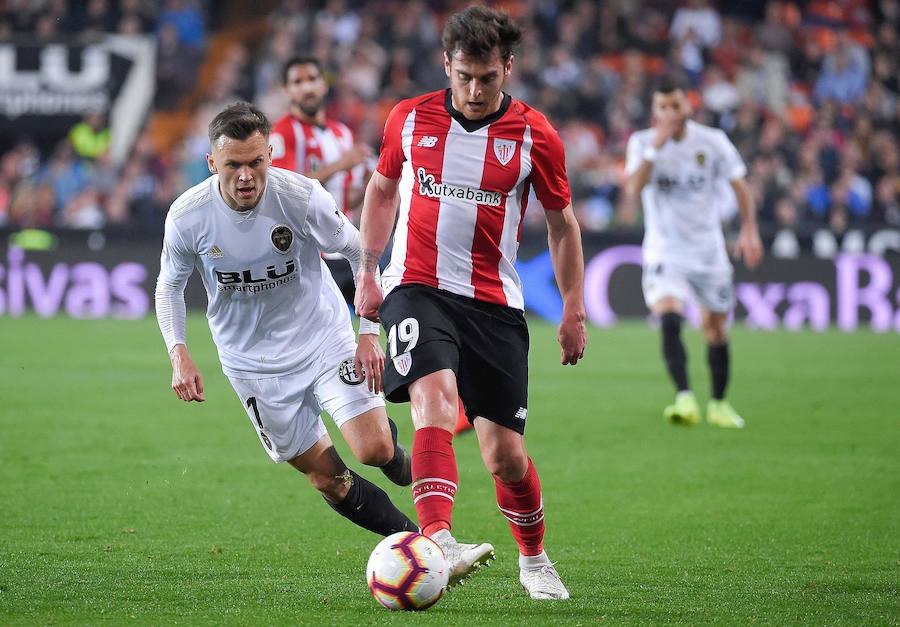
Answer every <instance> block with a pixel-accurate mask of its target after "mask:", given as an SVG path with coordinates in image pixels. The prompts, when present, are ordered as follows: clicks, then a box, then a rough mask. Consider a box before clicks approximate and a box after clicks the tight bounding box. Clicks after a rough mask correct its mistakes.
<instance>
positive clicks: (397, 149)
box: [377, 102, 412, 180]
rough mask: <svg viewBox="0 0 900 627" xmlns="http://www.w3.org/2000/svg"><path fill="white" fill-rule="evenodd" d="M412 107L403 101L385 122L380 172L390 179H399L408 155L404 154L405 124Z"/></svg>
mask: <svg viewBox="0 0 900 627" xmlns="http://www.w3.org/2000/svg"><path fill="white" fill-rule="evenodd" d="M411 111H412V108H411V107H410V106H409V105H408V104H406V103H405V102H401V103H399V104H398V105H396V106H395V107H394V108H393V109H391V113H390V115H388V119H387V122H385V124H384V137H382V140H381V153H380V154H379V155H378V168H377V169H378V173H379V174H381V175H382V176H385V177H387V178H389V179H395V180H396V179H399V178H400V174H401V172H402V168H403V162H404V161H405V160H406V156H405V155H404V154H403V141H402V135H403V125H404V124H406V118H407V117H408V116H409V114H410V112H411Z"/></svg>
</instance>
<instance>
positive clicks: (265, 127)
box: [208, 102, 272, 144]
mask: <svg viewBox="0 0 900 627" xmlns="http://www.w3.org/2000/svg"><path fill="white" fill-rule="evenodd" d="M208 130H209V143H211V144H214V143H216V140H217V139H219V138H220V137H221V136H222V135H224V136H225V137H230V138H231V139H237V140H239V141H243V140H245V139H247V138H249V137H250V136H251V135H253V134H254V133H256V132H257V131H259V133H260V134H261V135H262V136H263V137H266V138H268V137H269V131H271V130H272V124H271V123H270V122H269V118H267V117H266V114H265V113H263V112H262V111H260V110H259V109H257V108H256V107H254V106H253V105H252V104H250V103H249V102H236V103H234V104H232V105H228V106H227V107H225V108H224V109H222V110H221V111H220V112H219V113H218V115H216V117H214V118H213V119H212V122H210V123H209V129H208Z"/></svg>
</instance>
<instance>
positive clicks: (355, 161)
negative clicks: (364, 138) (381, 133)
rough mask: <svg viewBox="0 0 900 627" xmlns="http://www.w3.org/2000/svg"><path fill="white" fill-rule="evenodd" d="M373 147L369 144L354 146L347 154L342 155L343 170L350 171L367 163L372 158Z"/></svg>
mask: <svg viewBox="0 0 900 627" xmlns="http://www.w3.org/2000/svg"><path fill="white" fill-rule="evenodd" d="M372 154H373V152H372V147H371V146H369V145H368V144H353V147H352V148H350V150H348V151H347V152H345V153H344V154H343V155H341V169H342V170H349V169H351V168H355V167H356V166H358V165H359V164H360V163H365V162H367V161H368V160H369V159H371V158H372Z"/></svg>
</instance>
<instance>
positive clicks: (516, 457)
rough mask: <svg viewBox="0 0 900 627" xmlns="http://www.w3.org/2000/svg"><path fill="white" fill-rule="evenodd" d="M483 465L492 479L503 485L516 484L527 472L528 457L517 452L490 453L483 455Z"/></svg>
mask: <svg viewBox="0 0 900 627" xmlns="http://www.w3.org/2000/svg"><path fill="white" fill-rule="evenodd" d="M484 465H485V466H486V467H487V469H488V472H490V473H491V474H492V475H493V476H494V478H496V479H499V480H500V481H502V482H504V483H516V482H517V481H520V480H521V479H522V477H524V476H525V473H526V472H527V471H528V456H527V455H525V454H524V453H522V454H519V453H518V452H516V453H514V454H510V453H509V452H501V451H490V452H488V453H487V454H485V455H484Z"/></svg>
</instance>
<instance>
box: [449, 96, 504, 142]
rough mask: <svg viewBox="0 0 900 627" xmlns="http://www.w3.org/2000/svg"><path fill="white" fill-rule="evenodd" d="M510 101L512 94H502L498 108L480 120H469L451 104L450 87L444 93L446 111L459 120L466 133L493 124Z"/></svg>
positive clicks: (500, 116)
mask: <svg viewBox="0 0 900 627" xmlns="http://www.w3.org/2000/svg"><path fill="white" fill-rule="evenodd" d="M511 102H512V96H510V95H509V94H503V102H501V103H500V108H499V109H497V110H496V111H494V112H493V113H492V114H490V115H488V116H485V117H483V118H481V119H480V120H470V119H469V118H467V117H466V116H464V115H463V114H462V112H460V111H457V109H456V107H454V106H453V97H452V96H451V95H450V89H449V88H448V89H447V91H446V93H445V94H444V108H445V109H446V110H447V113H449V114H450V117H452V118H453V119H454V120H456V121H457V122H459V125H460V126H461V127H463V129H465V131H466V132H467V133H472V132H474V131H477V130H478V129H480V128H484V127H485V126H487V125H488V124H493V123H494V122H496V121H497V120H499V119H500V118H502V117H503V114H505V113H506V111H507V110H508V109H509V105H510V103H511Z"/></svg>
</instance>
